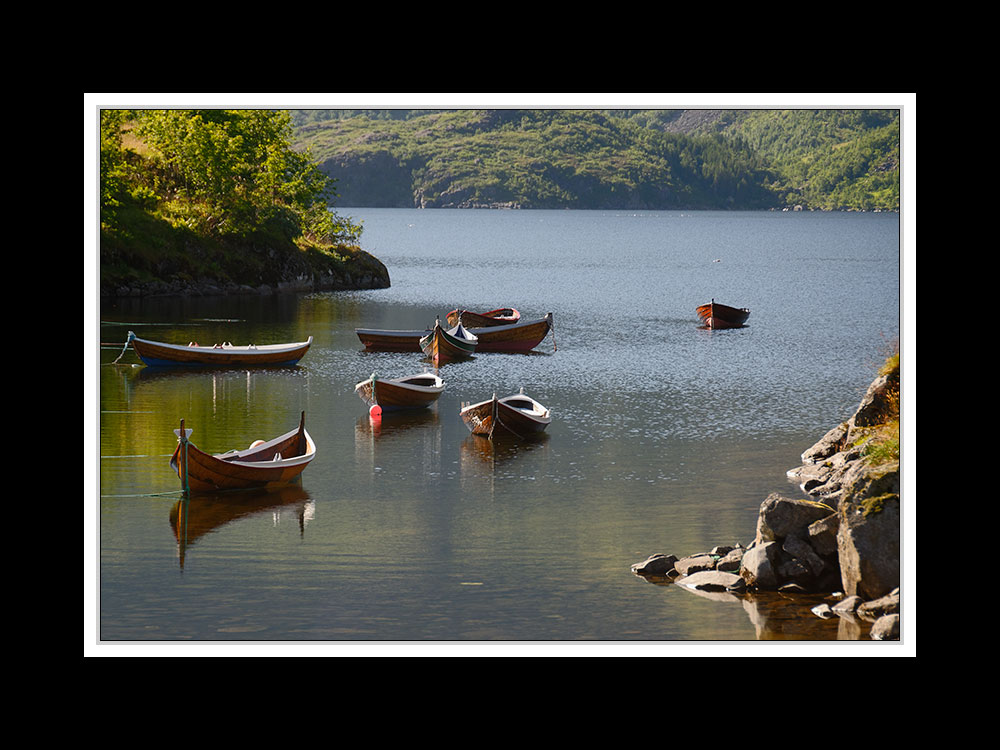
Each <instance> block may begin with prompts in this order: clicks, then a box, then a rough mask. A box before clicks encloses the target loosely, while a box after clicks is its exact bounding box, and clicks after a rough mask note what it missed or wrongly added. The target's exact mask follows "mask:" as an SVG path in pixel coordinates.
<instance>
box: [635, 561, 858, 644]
mask: <svg viewBox="0 0 1000 750" xmlns="http://www.w3.org/2000/svg"><path fill="white" fill-rule="evenodd" d="M636 577H638V578H643V579H645V580H646V581H648V582H649V583H652V584H654V585H657V586H678V587H679V588H682V589H683V590H684V591H686V592H687V593H689V594H692V595H694V596H700V597H703V598H705V599H709V600H712V601H717V602H720V603H723V602H727V603H739V604H740V605H741V606H742V607H743V611H744V612H745V613H746V615H747V617H748V618H749V619H750V622H751V623H752V624H753V627H754V630H755V631H756V634H757V640H760V641H859V640H869V638H870V633H871V627H872V623H871V622H868V621H866V620H863V619H861V618H859V617H857V616H856V615H854V614H848V613H837V614H834V615H832V616H828V617H819V616H817V615H816V614H814V613H813V611H812V610H813V608H814V607H817V606H819V605H821V604H829V605H830V606H833V605H834V604H836V603H837V601H839V599H838V598H837V597H835V596H831V595H830V594H802V593H795V594H785V593H782V592H780V591H749V592H746V593H742V594H737V593H732V592H729V591H704V590H700V589H692V588H688V587H686V586H683V585H681V582H682V581H683V579H673V578H669V577H666V576H640V575H637V576H636Z"/></svg>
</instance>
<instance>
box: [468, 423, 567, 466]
mask: <svg viewBox="0 0 1000 750" xmlns="http://www.w3.org/2000/svg"><path fill="white" fill-rule="evenodd" d="M548 441H549V435H548V433H545V432H542V433H538V434H536V435H531V436H528V437H525V438H518V437H514V436H513V435H510V434H509V433H506V432H503V431H498V432H495V433H494V434H493V437H492V438H488V437H484V436H482V435H469V436H468V437H467V438H465V440H463V441H462V444H461V451H462V456H463V458H465V457H466V456H468V457H469V458H474V459H477V460H479V461H482V462H484V463H487V464H490V465H491V466H497V465H498V464H502V463H505V462H507V461H513V460H514V459H515V458H517V457H518V456H520V455H523V454H526V453H530V452H532V451H536V450H538V449H539V448H540V447H542V446H544V445H546V444H547V443H548Z"/></svg>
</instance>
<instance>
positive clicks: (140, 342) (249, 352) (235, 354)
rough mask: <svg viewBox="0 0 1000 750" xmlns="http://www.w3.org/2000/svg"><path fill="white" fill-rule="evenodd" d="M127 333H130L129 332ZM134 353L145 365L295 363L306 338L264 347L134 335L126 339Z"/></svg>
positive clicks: (307, 344)
mask: <svg viewBox="0 0 1000 750" xmlns="http://www.w3.org/2000/svg"><path fill="white" fill-rule="evenodd" d="M130 336H131V334H130ZM130 341H131V344H132V348H133V349H134V350H135V353H136V355H137V356H138V357H139V359H141V360H142V361H143V363H144V364H145V365H147V366H148V367H282V366H290V365H295V364H297V363H298V361H299V360H300V359H302V357H304V356H305V354H306V352H308V351H309V347H310V346H312V336H310V337H309V340H308V341H301V342H298V343H294V344H269V345H265V346H257V347H254V346H224V345H220V346H197V345H188V346H183V345H181V344H166V343H163V342H160V341H149V340H148V339H140V338H136V337H134V336H132V337H131V339H130Z"/></svg>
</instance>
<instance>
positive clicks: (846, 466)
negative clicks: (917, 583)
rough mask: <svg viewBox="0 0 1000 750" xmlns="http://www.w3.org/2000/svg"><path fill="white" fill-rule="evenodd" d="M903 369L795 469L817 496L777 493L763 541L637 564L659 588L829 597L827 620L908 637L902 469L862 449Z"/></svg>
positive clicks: (877, 384)
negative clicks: (669, 584)
mask: <svg viewBox="0 0 1000 750" xmlns="http://www.w3.org/2000/svg"><path fill="white" fill-rule="evenodd" d="M898 377H899V375H898V372H896V373H893V374H890V375H885V376H880V377H879V378H877V379H876V380H875V381H874V382H873V383H872V384H871V386H869V388H868V392H867V393H866V394H865V397H864V399H862V402H861V404H860V406H859V407H858V409H857V411H856V412H855V413H854V415H853V416H852V417H851V418H850V419H849V420H848V421H847V422H844V423H843V424H841V425H838V426H837V427H835V428H834V429H832V430H830V431H829V432H828V433H827V434H826V435H824V436H823V438H821V439H820V440H819V442H817V443H816V444H815V445H813V446H812V447H811V448H809V449H808V450H807V451H805V452H804V453H803V454H802V462H803V463H802V465H801V466H799V467H796V468H794V469H792V470H790V471H789V472H788V475H789V477H791V478H793V479H795V480H796V481H798V482H799V486H800V488H801V489H802V491H803V492H804V493H805V494H806V495H807V496H808V499H796V498H788V497H783V496H782V495H780V494H778V493H772V494H770V495H769V496H768V497H767V498H766V499H765V500H764V501H763V502H762V503H761V506H760V512H759V514H758V517H757V528H756V532H755V535H754V538H753V541H752V542H751V543H750V544H749V545H748V546H746V547H744V546H743V545H741V544H735V545H732V546H718V547H715V548H713V549H712V550H710V551H708V552H702V553H696V554H690V555H687V556H684V557H680V558H678V557H677V556H675V555H671V554H663V553H656V554H653V555H650V556H649V557H648V558H647V559H646V560H644V561H643V562H640V563H636V564H634V565H632V572H633V573H635V574H636V575H638V576H642V577H644V578H647V579H648V580H650V581H663V580H669V581H673V582H674V583H676V584H678V585H681V586H684V587H686V588H689V589H692V590H696V591H701V592H723V593H725V594H728V595H731V596H735V597H748V596H751V595H752V594H753V593H754V592H763V591H777V592H782V593H791V594H795V593H802V594H818V593H822V594H828V595H829V596H827V597H826V598H827V599H829V600H830V601H833V602H834V603H833V604H830V603H829V602H823V603H821V604H818V605H816V606H813V607H811V611H812V612H813V614H815V615H816V616H817V617H821V618H832V617H840V618H847V619H860V620H862V621H865V622H870V623H871V628H870V632H869V635H870V637H871V638H872V639H873V640H899V634H900V621H899V618H900V589H899V580H900V544H899V541H900V515H899V487H900V485H899V462H898V461H894V462H892V463H890V464H884V465H880V466H872V465H871V464H869V463H868V462H867V461H866V460H865V457H864V456H863V454H862V451H861V449H860V448H858V447H855V446H856V444H857V443H858V440H859V438H860V436H861V433H862V432H863V430H864V429H865V428H867V427H871V426H873V425H876V424H879V421H880V420H881V418H882V415H883V414H884V413H885V410H886V399H887V398H888V395H887V394H889V393H891V392H892V391H893V389H894V388H895V389H896V392H898Z"/></svg>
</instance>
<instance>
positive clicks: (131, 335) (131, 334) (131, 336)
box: [111, 331, 135, 365]
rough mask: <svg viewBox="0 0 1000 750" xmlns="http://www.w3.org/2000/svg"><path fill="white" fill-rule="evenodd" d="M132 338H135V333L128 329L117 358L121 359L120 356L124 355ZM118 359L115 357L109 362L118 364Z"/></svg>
mask: <svg viewBox="0 0 1000 750" xmlns="http://www.w3.org/2000/svg"><path fill="white" fill-rule="evenodd" d="M134 338H135V334H134V333H132V331H129V332H128V336H126V337H125V347H124V348H123V349H122V353H121V354H119V355H118V359H121V358H122V357H124V356H125V352H127V351H128V345H129V344H131V343H132V339H134ZM118 359H116V360H115V361H114V362H112V363H111V364H113V365H117V364H118Z"/></svg>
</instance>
